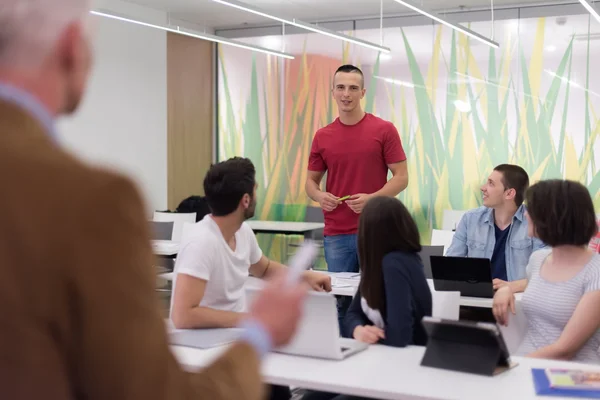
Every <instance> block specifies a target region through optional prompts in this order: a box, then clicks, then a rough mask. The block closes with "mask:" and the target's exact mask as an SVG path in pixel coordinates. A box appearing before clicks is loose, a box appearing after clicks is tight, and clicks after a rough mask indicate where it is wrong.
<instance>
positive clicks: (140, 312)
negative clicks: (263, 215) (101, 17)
mask: <svg viewBox="0 0 600 400" xmlns="http://www.w3.org/2000/svg"><path fill="white" fill-rule="evenodd" d="M88 19H89V4H88V1H86V0H54V1H52V2H50V1H47V0H2V4H1V5H0V182H2V184H3V187H4V191H3V195H2V196H1V197H0V274H1V275H2V279H1V281H0V304H2V307H3V311H2V318H3V321H2V326H1V327H0V355H1V356H0V370H2V374H0V387H1V388H2V394H3V398H6V399H11V400H19V399H39V398H45V399H73V398H85V399H113V400H119V399H146V400H148V399H167V398H173V399H194V398H198V399H260V398H262V397H263V396H264V394H265V393H264V387H263V385H262V383H261V378H260V365H259V364H260V358H261V356H262V355H264V354H265V353H266V352H268V351H269V350H270V349H271V348H272V347H276V346H279V345H282V344H285V343H287V342H288V341H289V340H290V338H291V336H292V335H293V333H294V330H295V327H296V324H297V322H298V318H299V315H300V309H301V302H302V299H303V296H304V294H305V289H304V288H302V287H300V286H295V287H292V288H291V290H290V288H289V287H285V285H278V284H277V282H275V283H274V284H273V285H271V286H269V287H268V288H267V289H266V290H265V292H264V293H263V295H262V296H261V297H259V298H258V299H257V301H256V303H255V304H254V306H253V307H252V308H251V310H250V312H249V314H248V317H247V318H245V319H244V320H243V321H241V323H240V326H242V327H244V328H245V330H244V334H243V335H242V338H241V339H240V341H239V342H238V343H236V344H234V345H232V346H231V348H230V349H229V350H228V351H227V352H225V353H224V355H223V356H222V357H221V358H219V359H218V360H217V361H215V362H214V364H212V365H210V366H208V367H206V368H205V369H204V370H203V371H202V372H200V373H198V374H193V373H187V372H184V371H182V370H181V368H180V366H179V365H178V363H177V361H176V360H175V359H174V357H173V355H172V354H171V352H170V351H169V347H168V343H167V336H166V332H165V326H164V323H163V320H162V318H161V317H160V313H159V308H158V301H157V299H156V298H155V293H154V278H153V276H152V268H151V266H152V254H151V246H150V241H149V233H148V229H147V222H146V220H145V216H144V212H143V211H144V206H143V203H142V200H141V199H140V197H139V194H138V192H137V190H136V189H135V188H134V186H133V185H132V184H131V183H130V182H129V181H128V180H127V179H125V178H123V177H120V176H118V175H114V174H112V173H108V172H106V171H102V170H99V169H95V168H92V167H89V166H86V165H84V164H82V163H81V162H79V161H78V160H77V159H75V158H74V157H72V156H71V155H69V154H67V153H66V152H65V151H63V150H61V148H60V146H59V144H58V143H57V140H56V139H57V138H56V132H55V127H54V120H55V118H56V117H58V116H59V115H62V114H70V113H72V112H73V111H74V110H75V109H76V108H77V106H78V105H79V103H80V101H81V98H82V96H83V94H84V91H85V85H86V81H87V76H88V72H89V69H90V67H91V64H92V63H91V58H92V54H91V53H92V52H91V48H90V42H89V38H88V34H87V32H86V29H87V23H88V22H87V20H88ZM115 68H118V66H115ZM117 145H118V144H117V143H115V146H117Z"/></svg>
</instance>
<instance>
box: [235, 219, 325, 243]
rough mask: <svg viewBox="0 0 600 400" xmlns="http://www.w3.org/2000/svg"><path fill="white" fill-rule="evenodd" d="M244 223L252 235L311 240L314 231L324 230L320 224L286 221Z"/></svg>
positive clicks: (251, 221) (323, 225)
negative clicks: (261, 234) (250, 229)
mask: <svg viewBox="0 0 600 400" xmlns="http://www.w3.org/2000/svg"><path fill="white" fill-rule="evenodd" d="M246 223H247V224H248V225H249V226H250V228H252V230H253V231H254V233H269V234H279V235H304V238H306V239H311V238H313V237H314V234H315V232H316V231H318V230H320V229H323V228H325V224H324V223H322V222H287V221H257V220H249V221H246Z"/></svg>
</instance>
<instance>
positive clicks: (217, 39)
mask: <svg viewBox="0 0 600 400" xmlns="http://www.w3.org/2000/svg"><path fill="white" fill-rule="evenodd" d="M90 13H91V14H93V15H97V16H100V17H105V18H111V19H115V20H118V21H123V22H130V23H132V24H136V25H141V26H146V27H148V28H154V29H160V30H162V31H165V32H172V33H176V34H178V35H183V36H189V37H193V38H196V39H203V40H208V41H210V42H216V43H221V44H225V45H228V46H234V47H238V48H241V49H246V50H252V51H258V52H260V53H265V54H269V55H272V56H277V57H282V58H287V59H290V60H293V59H294V56H293V55H291V54H288V53H283V52H280V51H275V50H269V49H266V48H264V47H259V46H253V45H250V44H245V43H242V42H238V41H235V40H231V39H226V38H223V37H220V36H215V35H211V34H208V33H200V32H195V31H192V30H188V29H183V28H180V27H170V26H163V25H157V24H151V23H148V22H143V21H140V20H136V19H133V18H130V17H126V16H120V15H117V14H115V13H113V12H105V11H100V10H94V11H90Z"/></svg>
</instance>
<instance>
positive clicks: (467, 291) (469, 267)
mask: <svg viewBox="0 0 600 400" xmlns="http://www.w3.org/2000/svg"><path fill="white" fill-rule="evenodd" d="M430 260H431V272H432V273H433V287H434V288H435V290H437V291H455V292H460V295H461V296H468V297H483V298H488V299H491V298H493V297H494V285H493V284H492V264H491V262H490V260H489V259H487V258H468V257H444V256H431V257H430Z"/></svg>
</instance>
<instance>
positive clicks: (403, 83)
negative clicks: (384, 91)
mask: <svg viewBox="0 0 600 400" xmlns="http://www.w3.org/2000/svg"><path fill="white" fill-rule="evenodd" d="M375 78H377V79H381V80H382V81H384V82H387V83H391V84H392V85H397V86H404V87H407V88H414V87H415V85H414V84H412V83H410V82H406V81H400V80H398V79H392V78H386V77H383V76H376V77H375Z"/></svg>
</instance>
